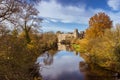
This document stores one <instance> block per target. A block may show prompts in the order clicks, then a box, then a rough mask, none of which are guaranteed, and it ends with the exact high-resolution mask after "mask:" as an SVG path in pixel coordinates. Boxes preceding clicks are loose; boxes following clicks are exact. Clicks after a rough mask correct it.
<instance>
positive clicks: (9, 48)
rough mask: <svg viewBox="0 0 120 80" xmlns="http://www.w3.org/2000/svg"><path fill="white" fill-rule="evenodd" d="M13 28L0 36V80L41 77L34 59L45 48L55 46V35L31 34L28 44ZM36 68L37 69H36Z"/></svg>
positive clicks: (28, 79) (31, 79) (27, 79)
mask: <svg viewBox="0 0 120 80" xmlns="http://www.w3.org/2000/svg"><path fill="white" fill-rule="evenodd" d="M19 34H20V33H18V32H17V30H13V31H11V32H10V33H7V34H5V36H4V37H3V36H0V45H2V46H0V80H33V78H34V79H37V77H41V75H40V74H39V72H38V71H39V69H37V68H38V67H34V65H35V62H36V59H37V57H38V56H39V55H41V54H42V53H43V52H44V51H45V50H48V49H51V48H53V47H56V46H55V45H56V35H55V34H54V33H50V35H49V34H48V35H49V36H48V35H46V33H45V34H43V37H44V38H43V37H42V35H41V34H39V35H38V34H33V33H31V34H30V35H31V36H30V37H31V42H30V43H29V44H28V43H27V42H26V40H25V37H23V36H21V35H19ZM53 38H55V39H53ZM36 69H37V70H36Z"/></svg>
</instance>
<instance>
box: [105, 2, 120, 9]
mask: <svg viewBox="0 0 120 80" xmlns="http://www.w3.org/2000/svg"><path fill="white" fill-rule="evenodd" d="M107 4H108V6H109V7H111V8H112V9H113V10H119V9H120V0H108V3H107Z"/></svg>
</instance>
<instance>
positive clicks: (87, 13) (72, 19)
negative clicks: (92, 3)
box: [36, 0, 120, 32]
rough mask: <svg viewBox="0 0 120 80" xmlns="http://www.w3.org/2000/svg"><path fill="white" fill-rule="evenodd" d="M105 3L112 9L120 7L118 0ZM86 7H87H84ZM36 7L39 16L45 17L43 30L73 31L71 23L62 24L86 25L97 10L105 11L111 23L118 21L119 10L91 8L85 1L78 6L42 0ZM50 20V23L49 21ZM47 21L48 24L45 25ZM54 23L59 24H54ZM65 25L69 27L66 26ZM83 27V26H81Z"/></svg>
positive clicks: (119, 19)
mask: <svg viewBox="0 0 120 80" xmlns="http://www.w3.org/2000/svg"><path fill="white" fill-rule="evenodd" d="M107 1H108V2H107V4H108V5H109V7H111V8H112V9H113V10H119V9H120V7H119V6H120V0H107ZM86 7H88V8H86ZM36 8H37V9H38V10H39V11H40V14H39V16H40V17H43V18H45V19H46V20H45V21H43V22H44V23H45V24H44V25H43V26H44V27H43V30H44V31H64V32H70V31H73V29H71V25H64V24H65V23H75V24H80V26H81V25H88V22H89V18H90V17H92V16H93V15H94V14H95V13H98V12H105V13H106V14H108V15H109V16H110V18H111V20H112V21H113V24H114V25H115V24H116V23H119V22H120V17H119V15H120V11H117V12H113V11H108V10H105V9H104V8H103V9H102V8H94V9H93V8H92V7H89V6H87V3H86V4H85V3H83V4H81V5H79V6H73V5H67V4H66V6H63V5H61V4H60V3H59V2H57V0H49V1H46V0H42V1H41V2H40V3H39V4H38V5H37V6H36ZM51 22H52V23H51ZM47 23H49V24H50V25H47ZM54 23H56V24H57V23H59V24H62V23H63V24H62V25H63V26H60V25H59V24H58V25H56V24H54ZM67 26H68V27H69V28H67ZM81 29H85V28H83V27H82V28H81Z"/></svg>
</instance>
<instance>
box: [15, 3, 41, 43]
mask: <svg viewBox="0 0 120 80" xmlns="http://www.w3.org/2000/svg"><path fill="white" fill-rule="evenodd" d="M19 8H20V12H19V13H17V14H16V16H15V17H14V20H17V21H16V26H17V28H20V29H22V31H23V32H24V33H25V38H26V41H27V43H29V42H30V41H31V40H30V36H29V32H30V30H31V29H38V28H39V27H40V22H41V21H42V19H41V18H38V13H39V12H38V10H37V9H36V8H35V7H34V5H32V4H28V3H26V2H24V3H22V4H21V5H20V6H19Z"/></svg>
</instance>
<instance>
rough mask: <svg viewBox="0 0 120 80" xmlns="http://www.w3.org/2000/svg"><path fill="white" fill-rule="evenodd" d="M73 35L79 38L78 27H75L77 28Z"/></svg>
mask: <svg viewBox="0 0 120 80" xmlns="http://www.w3.org/2000/svg"><path fill="white" fill-rule="evenodd" d="M73 35H74V37H75V38H79V32H78V29H75V30H74V33H73Z"/></svg>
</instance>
